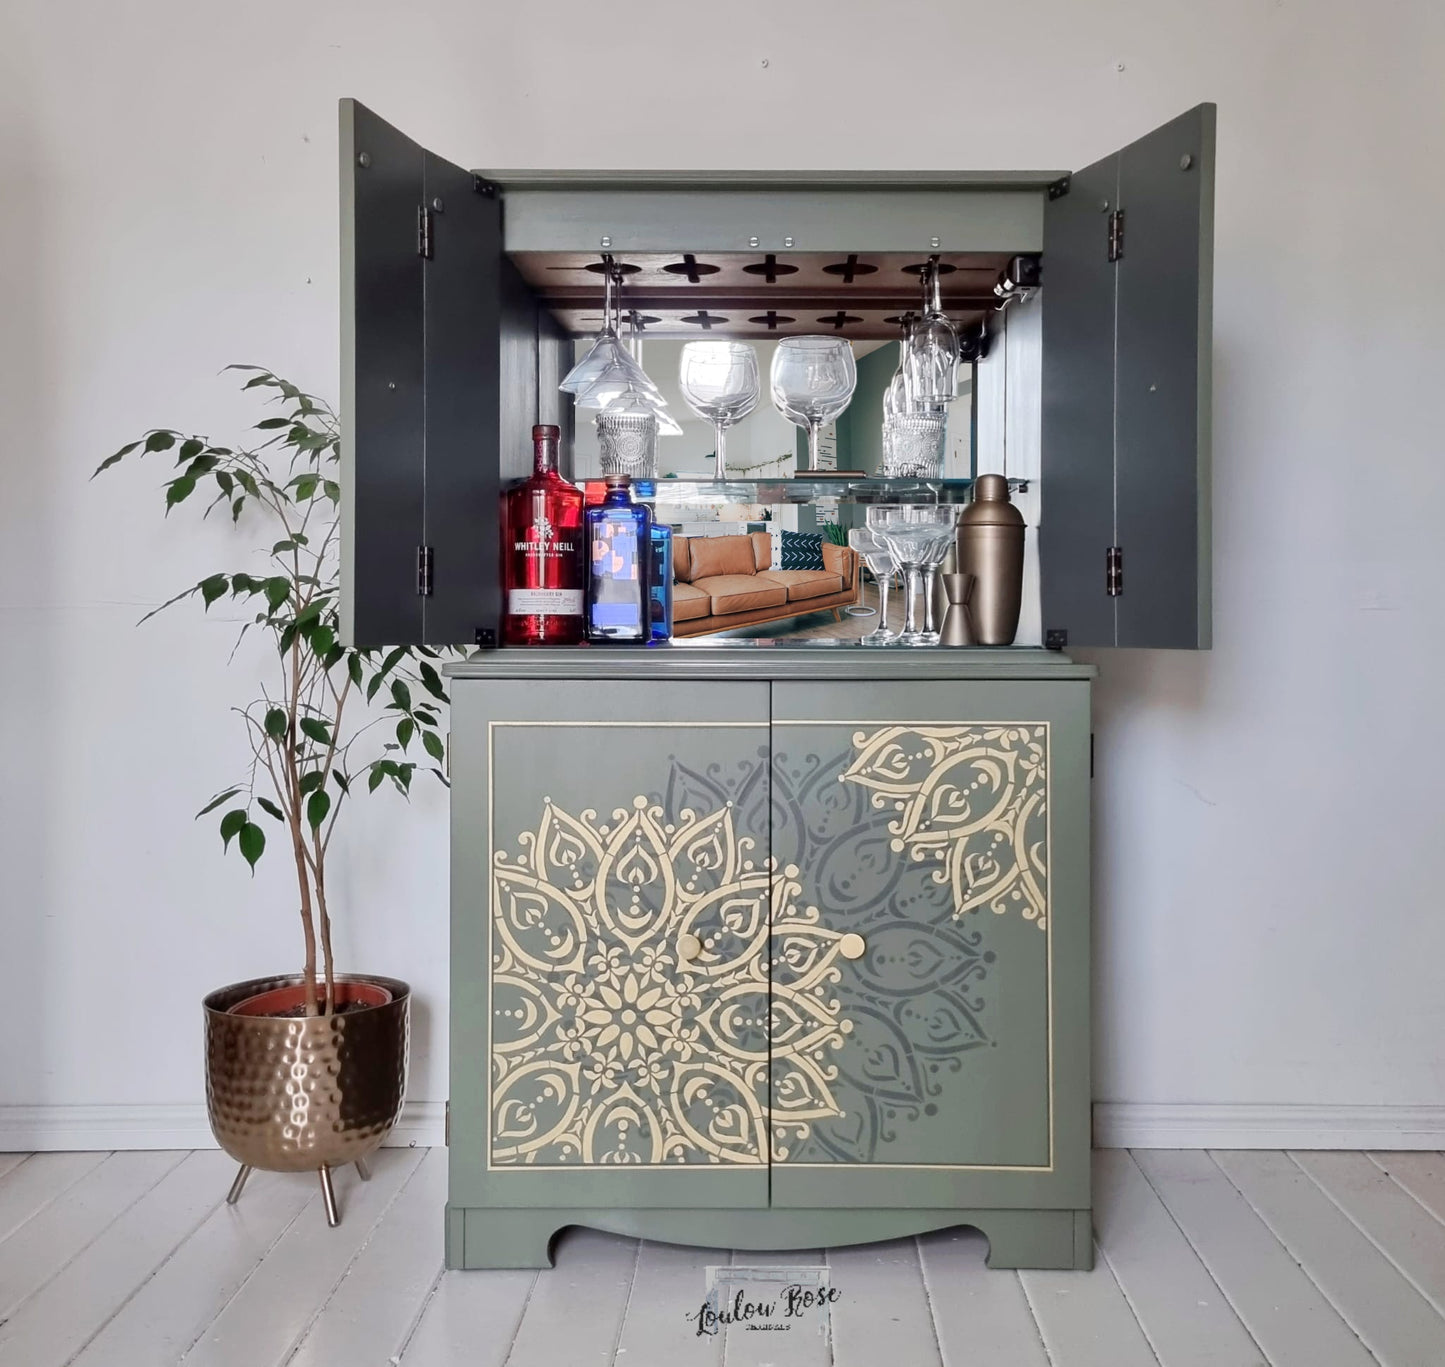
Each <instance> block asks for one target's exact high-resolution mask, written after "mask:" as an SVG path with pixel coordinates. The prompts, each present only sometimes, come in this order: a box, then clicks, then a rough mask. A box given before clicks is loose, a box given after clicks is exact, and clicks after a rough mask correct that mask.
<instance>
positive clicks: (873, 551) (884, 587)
mask: <svg viewBox="0 0 1445 1367" xmlns="http://www.w3.org/2000/svg"><path fill="white" fill-rule="evenodd" d="M848 544H849V545H850V546H851V547H852V548H853V550H854V551H855V552H856V553H857V554H858V555H861V556H862V557H863V561H864V563H865V564H866V565H867V566H868V569H869V570H870V571H871V573H872V575H873V579H874V582H875V583H876V584H877V585H878V626H877V628H876V630H874V631H870V632H869V633H868V634H867V635H866V636H862V637H859V639H858V644H859V645H860V646H886V645H891V644H892V643H893V642H894V641H896V640H897V639H898V633H897V632H896V631H893V630H891V629H890V628H889V626H888V583H889V581H890V580H891V579H892V578H893V556H892V554H891V553H890V552H889V550H888V547H887V546H885V545H884V544H883V540H882V538H881V537H880V536H878V534H877V532H876V531H875V529H874V528H872V527H854V528H852V529H851V530H850V531H849V533H848Z"/></svg>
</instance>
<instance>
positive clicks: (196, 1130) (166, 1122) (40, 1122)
mask: <svg viewBox="0 0 1445 1367" xmlns="http://www.w3.org/2000/svg"><path fill="white" fill-rule="evenodd" d="M445 1125H446V1117H445V1112H444V1108H443V1106H442V1103H441V1102H439V1101H409V1102H407V1104H406V1107H405V1108H404V1109H403V1111H402V1113H401V1119H400V1120H399V1121H397V1124H396V1128H395V1129H394V1130H392V1132H391V1134H390V1135H389V1136H388V1138H387V1141H386V1142H387V1144H388V1145H392V1146H395V1147H401V1148H405V1147H407V1146H409V1145H411V1146H416V1145H420V1146H424V1147H431V1146H433V1145H437V1144H440V1143H442V1142H443V1133H444V1129H445ZM215 1147H216V1141H215V1138H214V1136H212V1134H211V1127H210V1124H209V1123H208V1122H207V1120H206V1108H205V1107H204V1106H0V1153H33V1152H38V1151H42V1150H47V1151H48V1150H56V1149H214V1148H215Z"/></svg>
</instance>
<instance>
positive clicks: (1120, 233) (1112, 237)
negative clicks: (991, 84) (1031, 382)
mask: <svg viewBox="0 0 1445 1367" xmlns="http://www.w3.org/2000/svg"><path fill="white" fill-rule="evenodd" d="M427 255H428V256H430V255H431V253H430V252H428V253H427ZM1123 255H1124V211H1123V210H1122V209H1115V210H1114V212H1113V213H1112V214H1110V215H1109V260H1110V261H1118V260H1119V259H1120V258H1121V257H1123Z"/></svg>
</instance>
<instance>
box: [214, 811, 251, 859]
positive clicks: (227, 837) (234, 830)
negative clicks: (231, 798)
mask: <svg viewBox="0 0 1445 1367" xmlns="http://www.w3.org/2000/svg"><path fill="white" fill-rule="evenodd" d="M249 819H250V818H249V816H248V814H247V812H246V809H245V808H244V807H233V808H232V809H231V810H230V811H229V812H227V813H226V815H225V816H223V817H222V818H221V848H222V849H228V848H229V847H230V844H231V838H232V836H235V835H239V834H240V832H241V829H242V828H243V827H244V826H245V825H246V823H247V821H248V820H249Z"/></svg>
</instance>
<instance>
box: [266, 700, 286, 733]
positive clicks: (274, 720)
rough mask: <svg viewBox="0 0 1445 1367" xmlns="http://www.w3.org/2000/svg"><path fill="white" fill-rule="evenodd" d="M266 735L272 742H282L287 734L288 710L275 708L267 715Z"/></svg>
mask: <svg viewBox="0 0 1445 1367" xmlns="http://www.w3.org/2000/svg"><path fill="white" fill-rule="evenodd" d="M265 726H266V734H267V735H268V736H270V737H271V739H272V740H280V739H281V737H282V736H284V735H285V734H286V709H285V708H284V707H273V708H271V710H270V711H268V712H267V713H266V722H265Z"/></svg>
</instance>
